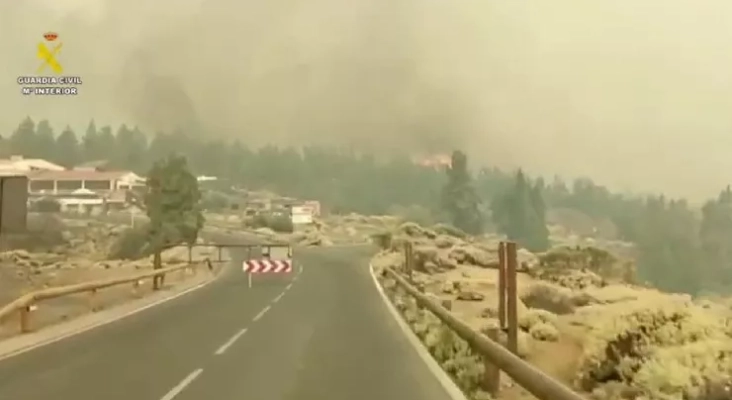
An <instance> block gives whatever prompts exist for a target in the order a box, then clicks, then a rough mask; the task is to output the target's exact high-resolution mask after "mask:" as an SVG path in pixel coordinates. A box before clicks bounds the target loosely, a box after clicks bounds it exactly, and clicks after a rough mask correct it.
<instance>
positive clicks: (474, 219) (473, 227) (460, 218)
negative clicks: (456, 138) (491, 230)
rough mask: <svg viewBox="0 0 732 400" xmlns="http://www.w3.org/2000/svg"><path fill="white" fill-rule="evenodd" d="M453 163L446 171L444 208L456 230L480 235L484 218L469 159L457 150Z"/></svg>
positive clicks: (443, 195) (443, 193) (443, 196)
mask: <svg viewBox="0 0 732 400" xmlns="http://www.w3.org/2000/svg"><path fill="white" fill-rule="evenodd" d="M451 161H452V162H451V166H450V167H449V168H447V171H446V172H447V183H446V184H445V187H444V188H443V192H442V206H443V208H444V210H445V212H446V213H447V214H448V215H449V216H450V219H451V220H452V224H453V225H454V226H455V227H456V228H460V229H462V230H464V231H465V232H467V233H471V234H478V233H480V232H481V231H482V230H483V216H482V214H481V212H480V199H479V198H478V195H477V193H476V191H475V187H474V186H473V182H472V178H471V176H470V173H469V172H468V157H467V156H466V155H465V153H463V152H461V151H457V150H456V151H454V152H453V153H452V159H451Z"/></svg>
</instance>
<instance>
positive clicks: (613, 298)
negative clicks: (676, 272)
mask: <svg viewBox="0 0 732 400" xmlns="http://www.w3.org/2000/svg"><path fill="white" fill-rule="evenodd" d="M500 239H501V238H500V237H497V236H483V237H478V238H472V237H468V236H467V235H465V234H463V233H461V232H459V231H457V230H455V229H454V228H450V227H448V226H439V225H438V226H435V227H431V228H425V227H421V226H418V225H416V224H412V223H405V224H403V225H401V226H400V227H399V228H398V229H396V230H394V231H392V232H390V233H389V234H386V235H382V238H381V242H382V243H381V244H382V245H383V246H384V247H386V249H385V250H383V251H381V252H380V253H379V254H378V255H377V256H376V257H375V258H374V260H373V265H374V268H375V269H376V270H377V271H378V270H379V269H381V268H384V267H392V268H400V267H401V265H402V262H403V258H404V256H403V251H402V247H403V246H402V244H403V243H404V242H405V241H410V242H412V243H413V248H414V257H415V268H416V272H415V273H414V282H415V285H417V286H418V287H421V288H423V289H424V290H425V292H427V293H430V294H431V295H432V296H434V297H435V298H436V299H439V300H447V301H450V302H451V305H452V311H453V313H455V314H456V315H457V316H458V317H459V318H461V319H462V320H463V321H465V322H467V323H468V324H470V325H471V326H472V327H473V328H474V329H476V330H478V331H482V332H486V331H487V330H488V329H490V328H493V327H495V326H497V323H498V322H497V319H496V317H497V280H498V274H497V270H496V267H497V265H498V254H497V249H498V242H499V241H500ZM555 242H556V241H555ZM613 245H617V243H615V244H613ZM620 247H621V248H626V249H627V248H628V246H620ZM518 258H519V260H518V261H519V264H520V270H521V272H520V273H519V277H518V296H519V298H520V301H519V326H520V336H519V353H520V355H521V357H523V358H525V359H526V360H528V361H529V362H531V363H533V364H535V365H537V366H538V367H540V368H541V369H543V370H544V371H546V372H547V373H549V374H551V375H553V376H555V377H556V378H558V379H560V380H562V381H564V382H566V383H567V384H569V385H571V386H573V387H575V388H577V389H578V390H581V391H584V392H587V393H588V394H589V396H591V397H593V398H597V399H649V400H651V399H652V400H656V399H658V400H661V399H664V400H665V399H698V400H702V399H704V400H722V399H730V398H732V393H730V384H731V383H732V301H730V299H722V298H718V299H692V298H691V297H690V296H688V295H681V294H668V293H662V292H659V291H657V290H654V289H652V288H650V287H644V286H640V285H637V284H636V282H635V268H634V265H633V263H632V262H631V261H629V260H625V259H622V258H619V257H617V256H615V255H614V254H613V253H611V252H609V251H606V250H603V249H601V248H598V247H591V246H577V245H573V246H562V245H559V246H557V247H554V248H552V249H551V250H550V251H548V252H546V253H542V254H531V253H529V252H528V251H526V250H524V249H520V250H519V254H518ZM384 285H385V286H386V287H387V289H390V290H388V292H390V293H391V294H392V296H393V300H394V302H395V303H396V304H397V306H398V308H399V309H400V310H401V311H402V312H403V314H404V316H405V318H406V319H407V321H408V322H410V323H411V324H412V326H413V327H414V330H415V331H416V332H417V334H418V335H419V336H420V337H421V338H422V339H423V340H424V341H425V343H426V345H427V347H428V348H429V349H430V350H431V351H432V353H433V355H435V357H436V358H437V359H438V361H440V362H441V363H442V364H443V367H445V369H446V370H448V372H450V373H451V374H452V376H453V378H454V379H455V380H456V381H457V382H458V383H459V385H460V386H461V387H462V388H463V389H464V390H465V391H466V392H467V393H469V394H471V396H472V397H473V398H482V397H481V396H484V394H483V393H481V392H480V391H478V390H477V384H478V382H479V380H480V376H481V373H482V365H481V364H480V359H479V358H478V357H477V356H476V355H474V354H472V352H471V350H470V349H469V348H467V345H466V344H465V343H460V342H461V340H459V339H458V338H456V337H455V336H454V335H451V334H450V333H449V332H445V329H444V327H442V326H441V324H440V323H439V321H438V320H437V319H436V318H434V317H433V316H432V315H431V314H429V313H428V312H425V311H422V310H419V309H417V307H416V306H415V305H414V304H413V302H412V301H411V300H410V299H409V298H407V297H404V296H403V295H400V294H399V293H398V292H397V291H395V290H393V289H394V286H393V282H389V281H388V280H387V281H385V282H384ZM558 359H561V361H560V362H559V361H558ZM502 382H503V384H504V385H505V388H504V390H505V391H510V392H511V393H507V394H506V395H507V396H508V397H506V398H524V396H527V397H526V398H532V397H531V396H529V395H528V394H526V393H523V392H522V390H521V389H520V388H518V387H515V386H514V385H512V384H511V382H510V381H509V380H508V379H503V381H502ZM511 396H515V397H511Z"/></svg>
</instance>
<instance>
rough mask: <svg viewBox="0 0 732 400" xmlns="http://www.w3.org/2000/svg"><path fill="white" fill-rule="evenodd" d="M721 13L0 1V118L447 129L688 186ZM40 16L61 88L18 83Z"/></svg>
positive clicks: (441, 3)
mask: <svg viewBox="0 0 732 400" xmlns="http://www.w3.org/2000/svg"><path fill="white" fill-rule="evenodd" d="M731 19H732V3H729V2H728V1H725V0H707V1H705V2H701V3H700V2H693V1H692V0H666V1H664V2H662V4H661V3H659V2H650V1H646V2H628V1H625V2H622V1H613V0H597V1H572V0H558V1H553V2H545V1H538V0H536V1H522V2H506V1H500V2H499V1H485V0H463V1H458V2H454V1H445V0H420V1H416V0H404V1H398V2H395V1H386V0H373V1H351V2H343V1H336V0H312V1H308V2H290V1H281V0H272V1H257V2H255V1H250V0H176V1H175V2H154V1H149V0H146V1H142V0H127V1H125V2H112V1H109V0H25V1H10V0H0V51H2V54H3V56H4V60H3V61H2V64H0V71H2V72H5V74H4V75H5V76H6V78H5V79H6V80H5V81H2V82H0V90H1V91H0V101H1V102H2V104H3V109H4V112H3V114H2V117H0V128H3V129H4V132H7V131H9V130H10V129H12V126H14V125H15V124H17V121H18V120H19V119H20V118H21V117H22V116H24V115H28V114H30V115H33V116H36V117H38V118H41V117H47V118H49V119H51V120H52V121H54V122H55V124H56V125H57V126H58V127H59V128H60V125H62V124H66V123H70V124H72V125H74V126H83V125H84V124H85V123H86V121H88V119H89V118H91V117H95V118H96V119H97V120H98V121H108V122H110V123H120V122H132V123H138V124H140V125H141V126H143V127H145V128H147V129H149V130H157V129H164V130H168V129H173V128H174V127H175V126H176V125H184V126H185V127H188V128H190V127H193V126H198V127H199V128H200V129H199V130H197V131H198V132H201V134H207V135H211V136H227V137H239V138H242V139H243V140H246V141H249V142H251V143H255V144H262V143H265V142H277V143H293V144H301V143H313V142H319V143H333V144H343V145H350V146H353V147H355V148H364V149H366V148H368V149H379V150H384V151H387V150H392V149H394V148H399V147H408V148H410V149H413V151H415V152H419V151H449V150H450V149H451V148H452V147H455V146H461V147H464V148H467V149H468V150H469V151H470V153H471V155H472V156H473V163H474V164H478V163H486V164H498V165H500V166H504V167H516V166H519V165H521V166H524V167H526V168H527V169H529V170H530V171H531V172H538V173H544V174H552V173H561V174H566V175H570V176H576V175H590V176H592V177H594V178H596V180H598V181H600V182H605V183H608V184H610V185H611V186H614V187H616V188H621V189H634V190H648V191H656V190H664V191H667V192H669V193H670V194H674V195H687V196H692V197H694V198H699V197H701V196H707V195H710V194H712V193H713V192H714V191H716V190H717V189H718V188H720V187H721V186H723V185H725V184H726V183H727V181H728V180H729V179H730V177H731V176H732V173H729V172H727V171H732V161H731V160H732V158H730V157H729V156H728V154H729V152H730V149H732V139H730V134H731V133H732V118H730V114H729V109H730V106H732V100H731V98H732V51H730V50H732V40H731V39H732V26H730V25H729V24H728V23H727V21H729V20H731ZM46 30H55V31H58V32H59V33H60V34H61V35H62V39H63V40H64V43H65V47H64V52H63V55H62V56H61V57H60V59H61V60H62V61H63V64H64V66H65V67H66V69H67V72H69V73H71V71H74V72H75V73H78V74H79V75H81V76H82V77H83V78H84V79H85V83H84V87H83V88H82V89H83V93H82V95H81V96H79V97H78V98H73V99H72V98H62V99H58V98H22V97H21V96H20V95H19V94H18V92H19V90H18V87H17V85H16V84H15V82H14V77H15V76H17V75H27V74H28V73H29V72H31V71H34V69H35V67H36V64H37V61H36V60H35V59H34V53H33V48H34V44H35V43H36V42H37V41H38V40H39V38H40V35H41V34H42V33H43V32H44V31H46ZM6 58H9V60H7V61H6V60H5V59H6Z"/></svg>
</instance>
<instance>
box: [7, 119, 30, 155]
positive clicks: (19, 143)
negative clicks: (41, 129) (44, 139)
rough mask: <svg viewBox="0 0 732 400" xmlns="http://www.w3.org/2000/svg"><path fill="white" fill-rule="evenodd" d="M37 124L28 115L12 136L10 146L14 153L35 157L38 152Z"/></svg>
mask: <svg viewBox="0 0 732 400" xmlns="http://www.w3.org/2000/svg"><path fill="white" fill-rule="evenodd" d="M35 128H36V124H35V122H33V120H32V119H31V118H30V117H26V118H25V119H24V120H23V121H22V122H21V123H20V125H18V128H17V129H16V130H15V131H14V132H13V134H12V135H11V136H10V148H11V150H12V152H13V154H14V155H22V156H25V157H33V156H34V155H35V153H36V131H35Z"/></svg>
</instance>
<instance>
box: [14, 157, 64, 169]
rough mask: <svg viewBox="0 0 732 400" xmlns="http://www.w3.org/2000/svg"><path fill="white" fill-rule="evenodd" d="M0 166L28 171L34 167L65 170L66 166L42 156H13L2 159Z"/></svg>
mask: <svg viewBox="0 0 732 400" xmlns="http://www.w3.org/2000/svg"><path fill="white" fill-rule="evenodd" d="M0 168H2V169H6V170H19V171H28V170H32V169H40V170H50V171H63V170H64V169H65V168H64V167H62V166H60V165H57V164H54V163H52V162H50V161H46V160H43V159H40V158H22V157H19V156H13V157H11V158H4V159H0Z"/></svg>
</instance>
